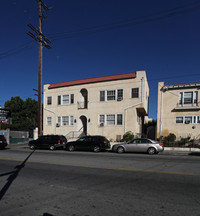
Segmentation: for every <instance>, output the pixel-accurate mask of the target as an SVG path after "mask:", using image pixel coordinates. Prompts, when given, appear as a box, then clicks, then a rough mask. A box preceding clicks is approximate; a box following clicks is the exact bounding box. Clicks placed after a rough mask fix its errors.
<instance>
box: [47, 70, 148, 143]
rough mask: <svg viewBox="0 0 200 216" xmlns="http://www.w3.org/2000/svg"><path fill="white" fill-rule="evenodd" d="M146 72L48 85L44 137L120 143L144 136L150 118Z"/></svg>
mask: <svg viewBox="0 0 200 216" xmlns="http://www.w3.org/2000/svg"><path fill="white" fill-rule="evenodd" d="M148 99H149V86H148V82H147V77H146V72H145V71H137V72H132V73H124V74H117V75H110V76H102V77H96V78H88V79H81V80H75V81H67V82H62V83H54V84H46V85H44V103H43V104H44V108H43V134H62V135H65V136H67V137H73V136H77V135H78V134H80V133H83V132H84V133H85V134H90V135H103V136H106V137H107V138H108V139H110V140H113V141H119V140H120V139H122V137H123V135H124V134H125V133H126V132H127V131H132V132H133V133H134V134H135V135H138V136H140V135H141V134H142V132H143V123H144V117H145V116H147V115H148Z"/></svg>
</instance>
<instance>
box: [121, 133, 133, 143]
mask: <svg viewBox="0 0 200 216" xmlns="http://www.w3.org/2000/svg"><path fill="white" fill-rule="evenodd" d="M132 139H134V134H133V132H131V131H128V132H126V133H125V134H124V136H123V141H126V142H128V141H131V140H132Z"/></svg>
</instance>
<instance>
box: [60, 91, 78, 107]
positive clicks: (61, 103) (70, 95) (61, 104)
mask: <svg viewBox="0 0 200 216" xmlns="http://www.w3.org/2000/svg"><path fill="white" fill-rule="evenodd" d="M65 95H68V96H69V103H66V104H63V96H65ZM72 95H74V94H63V95H58V96H57V106H68V105H73V104H74V103H71V97H72ZM59 96H60V97H61V98H60V100H61V102H60V104H58V97H59ZM74 98H75V97H74ZM74 102H75V101H74Z"/></svg>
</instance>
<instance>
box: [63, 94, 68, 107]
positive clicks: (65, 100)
mask: <svg viewBox="0 0 200 216" xmlns="http://www.w3.org/2000/svg"><path fill="white" fill-rule="evenodd" d="M62 104H63V105H66V104H69V95H63V100H62Z"/></svg>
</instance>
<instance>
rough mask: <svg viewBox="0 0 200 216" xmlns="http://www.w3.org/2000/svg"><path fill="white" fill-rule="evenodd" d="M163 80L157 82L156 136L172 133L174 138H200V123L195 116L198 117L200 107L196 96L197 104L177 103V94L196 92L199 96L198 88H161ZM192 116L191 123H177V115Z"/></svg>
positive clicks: (183, 86)
mask: <svg viewBox="0 0 200 216" xmlns="http://www.w3.org/2000/svg"><path fill="white" fill-rule="evenodd" d="M162 87H164V82H159V83H158V106H157V138H159V137H160V136H163V137H165V136H168V135H169V133H174V134H175V135H176V138H177V139H179V138H187V137H191V138H194V139H195V138H200V123H198V121H197V117H198V118H200V107H199V103H198V98H197V104H195V105H192V104H188V105H187V106H180V105H179V97H180V96H179V95H180V93H182V92H197V94H198V97H200V90H199V88H197V87H188V85H182V87H175V88H174V89H173V88H169V89H166V90H164V91H163V90H162ZM190 116H191V117H192V122H191V123H185V121H183V123H177V122H176V118H177V117H184V118H183V119H185V117H190Z"/></svg>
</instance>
